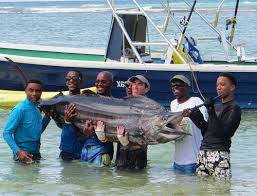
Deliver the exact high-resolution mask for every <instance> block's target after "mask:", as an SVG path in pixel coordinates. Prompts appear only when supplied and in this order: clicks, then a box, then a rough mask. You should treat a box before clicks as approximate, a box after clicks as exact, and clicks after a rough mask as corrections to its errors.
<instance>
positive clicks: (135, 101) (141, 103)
mask: <svg viewBox="0 0 257 196" xmlns="http://www.w3.org/2000/svg"><path fill="white" fill-rule="evenodd" d="M123 99H124V100H126V101H128V102H129V104H131V105H133V106H135V107H138V108H141V109H148V110H153V111H156V113H159V112H163V111H165V110H166V109H165V108H164V107H163V106H162V105H161V104H159V103H158V102H156V101H154V100H153V99H150V98H148V97H145V96H127V97H124V98H123Z"/></svg>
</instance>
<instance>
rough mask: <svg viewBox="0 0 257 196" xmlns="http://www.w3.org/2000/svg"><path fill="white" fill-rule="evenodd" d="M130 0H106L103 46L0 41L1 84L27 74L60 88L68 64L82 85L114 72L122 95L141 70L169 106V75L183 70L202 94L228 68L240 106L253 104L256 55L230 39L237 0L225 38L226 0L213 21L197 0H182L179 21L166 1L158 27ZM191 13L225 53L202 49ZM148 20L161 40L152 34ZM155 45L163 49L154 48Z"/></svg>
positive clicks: (15, 83)
mask: <svg viewBox="0 0 257 196" xmlns="http://www.w3.org/2000/svg"><path fill="white" fill-rule="evenodd" d="M132 2H133V7H132V8H124V7H123V8H117V7H118V5H116V4H115V3H114V2H110V1H109V0H107V3H108V5H109V7H110V10H111V11H112V15H113V17H112V21H111V28H110V33H109V37H108V45H107V48H106V50H93V49H81V48H63V47H51V46H37V45H22V44H7V43H0V89H3V90H12V91H21V90H23V77H21V75H23V76H24V75H25V76H26V78H30V79H32V78H36V79H39V80H41V81H42V82H43V84H44V90H45V91H63V90H65V82H64V78H65V74H66V73H67V72H68V71H69V70H71V69H76V70H80V71H81V72H82V73H83V75H85V78H86V79H85V82H84V86H83V88H85V87H88V86H94V80H95V77H96V75H97V73H98V72H100V71H103V70H108V71H110V72H112V73H113V76H114V86H113V96H115V97H123V96H124V95H125V90H124V87H125V81H126V80H127V79H128V78H129V77H130V76H132V75H136V74H142V75H144V76H145V77H147V78H148V79H149V81H150V83H151V90H150V93H149V94H148V96H149V97H151V98H153V99H154V100H156V101H158V102H160V103H161V104H163V105H164V106H168V105H169V103H170V100H171V99H172V93H171V89H170V83H169V79H170V78H171V76H173V75H175V74H184V75H187V76H188V77H189V78H190V79H191V82H192V89H191V91H192V94H194V95H195V96H201V97H202V98H204V97H210V96H215V94H216V89H215V81H216V78H217V76H218V74H219V73H221V72H231V73H233V74H234V75H235V77H236V78H238V80H239V83H238V88H237V92H236V96H237V100H238V102H239V104H240V105H241V107H242V108H257V90H255V89H256V85H257V77H256V75H257V58H255V57H247V56H246V55H245V52H244V48H243V47H241V46H234V45H233V38H234V31H235V27H236V17H237V11H238V7H239V0H237V1H236V5H235V10H234V15H233V17H232V18H231V19H230V20H229V21H228V22H227V27H228V28H230V29H231V33H230V36H229V37H228V38H226V37H225V36H224V34H223V33H222V32H221V31H220V30H218V28H217V24H218V20H219V13H220V10H221V7H222V4H223V3H224V0H223V1H221V3H220V4H219V6H218V8H217V12H216V19H215V22H214V24H212V23H211V22H209V21H208V20H207V19H206V17H204V16H203V15H202V14H201V13H200V11H198V10H197V9H196V7H195V6H196V4H197V2H196V0H195V1H194V2H193V3H192V4H191V3H189V2H187V1H184V2H185V3H186V5H188V9H187V10H186V15H187V16H186V17H184V20H183V21H179V22H178V21H176V19H175V18H174V15H173V14H172V13H173V12H176V10H175V11H174V10H172V9H171V8H170V6H169V3H168V1H167V3H166V4H162V6H163V11H162V13H165V14H166V17H165V20H164V22H163V24H162V27H160V26H159V25H157V24H156V23H155V22H154V20H153V18H152V17H151V16H150V14H149V13H147V12H146V11H145V9H144V8H143V7H142V6H141V5H140V4H139V3H138V1H137V0H133V1H132ZM193 14H195V15H196V16H198V17H200V18H201V20H203V21H204V22H205V23H206V26H207V27H208V28H210V29H211V30H212V31H213V32H214V33H215V34H216V37H202V38H198V39H199V40H200V39H202V40H208V41H209V40H216V41H219V42H220V43H221V44H220V45H221V46H222V47H223V48H224V56H222V57H221V56H214V55H208V56H207V57H203V56H201V55H200V53H201V52H200V51H199V49H198V48H197V45H196V43H195V40H194V38H191V37H190V35H189V34H188V33H187V28H188V26H189V25H190V20H191V16H192V15H193ZM171 21H173V24H175V26H176V27H177V28H178V30H180V35H179V36H178V37H174V39H171V38H169V37H168V36H167V34H166V29H167V27H168V25H169V23H171ZM149 26H151V28H152V30H151V31H155V32H156V34H157V35H158V36H159V39H160V41H151V40H150V36H149V33H150V32H149ZM155 47H157V48H158V47H159V48H162V49H161V51H158V50H155V49H152V48H155ZM231 51H232V52H231ZM230 53H234V55H233V56H232V55H231V54H230ZM17 66H18V67H19V68H17ZM21 72H22V73H21ZM250 89H251V90H250ZM0 104H1V102H0Z"/></svg>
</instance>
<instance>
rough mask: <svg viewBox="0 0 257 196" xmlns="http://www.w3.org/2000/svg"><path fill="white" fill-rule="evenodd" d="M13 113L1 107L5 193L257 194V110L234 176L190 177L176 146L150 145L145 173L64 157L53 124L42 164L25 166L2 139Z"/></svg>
mask: <svg viewBox="0 0 257 196" xmlns="http://www.w3.org/2000/svg"><path fill="white" fill-rule="evenodd" d="M7 116H8V112H7V111H3V110H1V111H0V119H1V122H0V130H1V135H0V149H1V151H0V156H1V161H0V194H4V195H15V194H18V195H39V194H40V195H256V194H257V185H256V181H257V170H256V168H257V156H256V151H257V143H256V127H257V122H256V119H257V112H256V111H244V112H243V115H242V122H241V125H240V128H239V129H238V130H237V132H236V134H235V136H234V137H233V142H232V147H231V162H232V178H231V179H230V180H225V179H220V178H213V177H197V176H187V175H181V174H178V173H175V172H174V171H173V170H172V168H171V163H172V162H173V152H174V144H172V143H167V144H161V145H155V146H149V149H148V153H149V154H148V167H147V169H145V170H144V171H140V172H135V171H133V172H132V171H117V170H116V169H115V168H107V167H105V168H99V167H94V166H92V165H88V164H86V163H83V162H80V161H73V162H71V163H66V162H63V161H61V160H60V159H58V154H59V149H58V146H59V140H60V133H61V131H60V130H59V129H58V128H57V127H56V126H55V124H53V123H51V124H50V125H49V126H48V127H47V129H46V131H45V132H44V133H43V135H42V146H41V153H42V156H43V158H44V160H42V161H41V162H40V163H35V164H32V165H23V164H18V163H15V162H14V161H13V160H12V154H11V151H10V149H9V147H8V146H7V144H6V143H5V142H4V140H3V138H2V130H3V127H4V125H5V122H6V119H7Z"/></svg>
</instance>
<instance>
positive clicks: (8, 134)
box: [3, 108, 22, 154]
mask: <svg viewBox="0 0 257 196" xmlns="http://www.w3.org/2000/svg"><path fill="white" fill-rule="evenodd" d="M21 117H22V111H21V110H20V109H18V108H14V109H13V110H12V111H11V113H10V115H9V117H8V120H7V123H6V125H5V128H4V131H3V138H4V140H5V141H6V143H7V144H8V145H9V147H10V148H11V149H12V151H13V153H14V154H16V153H17V152H18V151H19V150H20V148H19V147H18V145H17V144H16V143H15V141H14V138H13V134H14V133H15V132H16V130H17V127H18V125H19V123H20V121H21Z"/></svg>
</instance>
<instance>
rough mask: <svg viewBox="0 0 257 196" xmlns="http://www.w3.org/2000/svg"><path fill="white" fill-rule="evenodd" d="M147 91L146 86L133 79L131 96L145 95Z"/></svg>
mask: <svg viewBox="0 0 257 196" xmlns="http://www.w3.org/2000/svg"><path fill="white" fill-rule="evenodd" d="M148 91H149V87H147V86H146V84H145V83H144V82H142V81H141V80H138V79H135V80H134V81H133V82H132V95H133V96H140V95H145V94H146V93H147V92H148Z"/></svg>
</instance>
